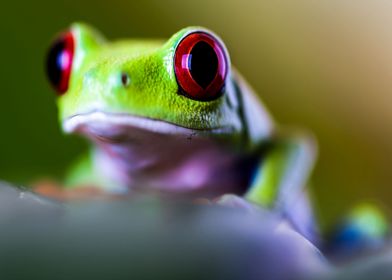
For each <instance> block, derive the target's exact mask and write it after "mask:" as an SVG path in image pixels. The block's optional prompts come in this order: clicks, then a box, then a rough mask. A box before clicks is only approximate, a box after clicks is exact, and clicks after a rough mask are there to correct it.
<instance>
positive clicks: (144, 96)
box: [48, 24, 315, 239]
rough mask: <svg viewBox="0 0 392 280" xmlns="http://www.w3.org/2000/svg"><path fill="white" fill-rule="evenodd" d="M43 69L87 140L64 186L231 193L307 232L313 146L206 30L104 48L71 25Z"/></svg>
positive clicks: (62, 111)
mask: <svg viewBox="0 0 392 280" xmlns="http://www.w3.org/2000/svg"><path fill="white" fill-rule="evenodd" d="M200 42H202V43H200ZM48 69H49V71H53V69H54V71H57V72H55V73H54V74H52V75H51V74H50V73H49V76H50V78H51V81H52V83H53V85H54V86H55V87H56V88H57V90H58V92H59V93H60V94H61V95H60V96H59V98H58V106H59V116H60V122H61V124H62V127H63V129H64V131H65V132H67V133H79V134H83V135H85V136H87V137H88V138H89V139H91V140H92V141H93V142H94V144H95V145H94V147H93V148H92V149H91V150H90V152H89V153H88V154H87V155H85V156H83V157H82V158H81V159H80V161H79V162H78V163H77V164H76V165H75V166H74V167H73V169H72V170H71V172H70V175H69V178H68V180H67V185H68V186H70V187H74V186H80V185H86V184H87V185H94V186H97V187H100V188H103V189H104V190H106V191H108V192H128V191H136V190H138V191H140V190H143V191H154V192H155V191H156V192H169V193H172V194H182V195H196V196H203V197H209V198H211V197H216V196H220V195H224V194H226V193H234V194H237V195H241V196H244V197H245V198H246V199H248V200H250V201H252V202H255V203H258V204H260V205H262V206H265V207H270V208H274V209H276V210H277V211H278V212H279V213H282V214H283V215H285V216H286V217H288V219H289V220H291V221H292V223H293V225H294V226H295V227H296V228H297V229H298V231H299V232H301V233H302V234H304V235H305V236H307V237H308V238H311V239H312V238H313V237H314V236H313V229H314V228H313V219H312V215H311V211H310V207H308V203H307V202H306V201H307V199H306V191H305V190H304V187H305V185H306V182H307V179H308V176H309V173H310V170H311V169H312V166H313V161H314V158H315V145H314V143H313V141H312V140H311V137H309V136H307V135H306V134H303V133H289V132H286V133H282V132H280V131H278V130H277V128H276V126H275V124H274V122H273V120H272V119H271V117H270V115H269V114H268V113H267V111H266V109H265V108H264V106H263V105H262V103H261V102H260V101H259V100H258V99H257V98H256V95H255V94H254V93H253V90H252V89H251V88H250V87H249V86H248V85H247V83H246V82H245V81H244V80H243V79H242V78H241V77H240V75H239V74H238V73H237V72H236V71H235V70H233V69H232V67H231V66H230V59H229V55H228V52H227V50H226V48H225V46H224V44H223V42H222V41H221V40H220V39H219V37H217V36H216V35H215V34H213V33H212V32H210V31H208V30H206V29H204V28H199V27H190V28H186V29H183V30H181V31H179V32H178V33H176V34H174V35H173V36H172V37H171V38H170V39H169V40H168V41H159V40H140V41H139V40H121V41H116V42H107V41H106V40H104V39H103V37H102V36H101V35H99V34H98V32H96V31H95V30H93V29H92V28H91V27H88V26H87V25H84V24H74V25H72V27H71V29H70V31H69V32H68V33H66V34H65V35H62V37H61V38H60V39H59V40H58V41H57V42H56V44H55V45H54V47H53V48H52V50H51V52H50V55H49V60H48ZM211 73H212V74H211Z"/></svg>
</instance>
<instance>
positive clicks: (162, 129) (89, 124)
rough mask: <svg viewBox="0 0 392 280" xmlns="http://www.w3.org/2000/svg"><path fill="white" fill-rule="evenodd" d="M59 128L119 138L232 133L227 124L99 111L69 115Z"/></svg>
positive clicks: (89, 134) (101, 137)
mask: <svg viewBox="0 0 392 280" xmlns="http://www.w3.org/2000/svg"><path fill="white" fill-rule="evenodd" d="M63 130H64V131H65V132H66V133H79V134H86V135H88V136H93V137H96V138H100V139H106V140H121V139H124V137H126V138H127V137H128V136H130V135H131V134H140V133H141V132H142V133H143V132H145V133H154V134H164V135H185V136H192V137H193V136H199V135H200V136H202V135H219V134H230V133H232V129H230V128H229V127H222V128H211V129H193V128H188V127H184V126H180V125H177V124H174V123H170V122H166V121H162V120H157V119H151V118H147V117H140V116H135V115H130V114H120V113H106V112H101V111H94V112H91V113H85V114H77V115H74V116H71V117H69V118H67V119H66V120H65V121H64V122H63Z"/></svg>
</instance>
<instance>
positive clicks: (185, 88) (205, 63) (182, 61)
mask: <svg viewBox="0 0 392 280" xmlns="http://www.w3.org/2000/svg"><path fill="white" fill-rule="evenodd" d="M227 60H228V59H227V57H226V53H225V50H224V48H223V47H222V45H221V44H220V43H219V42H218V40H217V39H216V38H214V37H213V36H212V35H210V34H208V33H205V32H195V33H191V34H189V35H187V36H186V37H185V38H184V39H182V41H181V42H180V43H179V44H178V46H177V49H176V53H175V57H174V71H175V74H176V78H177V83H178V85H179V87H180V93H181V94H183V95H185V96H187V97H189V98H191V99H195V100H199V101H209V100H213V99H216V98H218V97H220V96H221V95H222V93H223V90H224V85H225V79H226V74H227V67H228V66H227V64H228V61H227Z"/></svg>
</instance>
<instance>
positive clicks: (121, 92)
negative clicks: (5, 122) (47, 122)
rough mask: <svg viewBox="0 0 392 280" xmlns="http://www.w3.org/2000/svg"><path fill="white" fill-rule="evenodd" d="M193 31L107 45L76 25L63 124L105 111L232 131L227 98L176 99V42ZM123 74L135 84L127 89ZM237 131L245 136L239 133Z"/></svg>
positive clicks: (232, 118) (233, 117)
mask: <svg viewBox="0 0 392 280" xmlns="http://www.w3.org/2000/svg"><path fill="white" fill-rule="evenodd" d="M193 29H194V28H188V29H183V30H181V31H180V32H178V33H176V34H175V35H173V36H172V38H170V39H169V40H168V41H167V42H163V41H156V40H141V41H138V40H123V41H116V42H106V41H105V40H104V39H103V38H102V37H101V36H100V35H98V33H97V32H96V31H94V30H92V29H91V28H90V27H87V26H86V25H83V24H74V25H72V27H71V30H72V32H73V34H75V36H76V41H77V42H78V44H77V46H76V52H75V53H76V57H75V63H74V65H73V70H72V71H73V73H72V76H71V81H70V87H69V90H68V92H67V93H66V94H65V95H64V96H61V97H60V98H59V99H58V107H59V109H60V120H61V121H63V120H65V119H66V118H68V117H70V116H73V115H76V114H83V113H89V112H92V111H96V110H103V111H105V112H112V113H128V114H132V115H137V116H143V117H147V118H152V119H159V120H164V121H167V122H170V123H174V124H177V125H179V126H184V127H190V128H194V129H211V128H220V127H225V126H229V127H233V124H234V121H235V122H236V123H239V116H238V114H237V113H236V112H235V111H233V110H231V109H230V107H229V104H228V100H227V98H220V99H218V100H215V101H212V102H198V101H195V100H191V99H189V98H184V97H183V96H181V95H179V94H178V86H177V82H176V79H175V76H174V70H173V66H172V63H173V62H172V57H173V55H174V51H175V46H176V44H177V43H178V40H180V38H182V36H183V35H184V34H185V33H187V32H189V31H191V30H193ZM122 72H126V73H128V74H129V76H130V79H131V81H130V85H129V86H128V87H126V88H125V87H123V86H122V84H121V74H122ZM235 129H236V130H237V131H236V133H241V131H240V128H238V127H237V128H235ZM232 136H234V135H232Z"/></svg>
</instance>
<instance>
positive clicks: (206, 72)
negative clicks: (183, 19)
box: [188, 41, 218, 89]
mask: <svg viewBox="0 0 392 280" xmlns="http://www.w3.org/2000/svg"><path fill="white" fill-rule="evenodd" d="M188 66H189V69H190V71H191V75H192V78H193V79H194V80H195V81H196V82H197V83H198V84H199V85H200V86H201V87H202V88H204V89H205V88H207V87H208V85H209V84H210V83H211V82H212V81H213V80H214V78H215V75H216V72H217V69H218V56H217V55H216V53H215V50H214V49H213V48H212V47H211V46H210V45H209V44H208V43H206V42H204V41H200V42H198V43H197V44H196V45H195V46H194V47H193V49H192V51H191V53H190V58H189V65H188Z"/></svg>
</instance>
